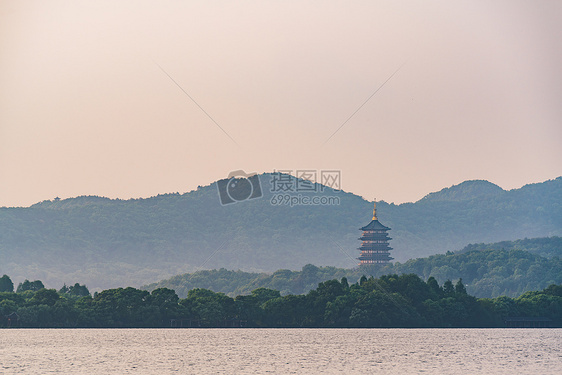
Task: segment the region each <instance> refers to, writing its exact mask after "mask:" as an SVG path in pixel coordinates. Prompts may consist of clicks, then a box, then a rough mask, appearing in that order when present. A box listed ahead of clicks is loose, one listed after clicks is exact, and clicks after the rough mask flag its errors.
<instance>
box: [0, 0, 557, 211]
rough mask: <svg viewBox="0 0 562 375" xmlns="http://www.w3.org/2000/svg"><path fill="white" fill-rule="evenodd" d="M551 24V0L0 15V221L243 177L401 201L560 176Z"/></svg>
mask: <svg viewBox="0 0 562 375" xmlns="http://www.w3.org/2000/svg"><path fill="white" fill-rule="evenodd" d="M561 24H562V2H561V1H556V0H554V1H489V0H486V1H466V2H462V1H454V2H451V1H425V0H424V1H401V2H397V1H240V2H238V1H236V2H234V1H229V2H227V1H197V2H195V1H137V0H135V1H119V2H114V1H74V0H73V1H6V0H0V206H21V205H24V206H25V205H30V204H33V203H35V202H38V201H41V200H44V199H52V198H54V197H56V196H59V197H61V198H67V197H74V196H79V195H100V196H107V197H111V198H130V197H148V196H152V195H157V194H159V193H168V192H186V191H189V190H192V189H194V188H197V186H198V185H207V184H209V183H211V182H213V181H215V180H217V179H220V178H224V177H226V176H227V175H228V173H229V172H230V171H232V170H237V169H243V170H245V171H246V172H268V171H273V170H280V169H282V170H287V169H288V170H297V169H313V170H318V171H320V170H322V169H337V170H341V173H342V187H343V189H344V190H346V191H351V192H353V193H356V194H360V195H362V196H364V197H366V198H368V199H373V197H377V198H378V199H384V200H386V201H388V202H395V203H401V202H406V201H415V200H418V199H420V198H422V197H423V196H424V195H425V194H427V193H429V192H432V191H436V190H439V189H441V188H443V187H446V186H451V185H453V184H457V183H460V182H462V181H464V180H468V179H487V180H489V181H491V182H494V183H496V184H498V185H500V186H501V187H503V188H505V189H512V188H518V187H521V186H522V185H524V184H527V183H532V182H540V181H544V180H547V179H551V178H555V177H557V176H560V175H562V147H561V146H562V100H561V99H562V68H561V67H562V27H561V26H560V25H561ZM403 64H404V65H403ZM402 65H403V66H402ZM159 66H160V67H162V68H163V69H164V71H165V72H166V73H167V74H169V75H170V76H171V77H172V78H173V80H175V81H176V82H177V83H178V84H179V85H180V86H181V87H182V88H183V89H184V90H185V91H186V92H187V93H188V94H189V95H190V96H191V97H192V98H193V99H194V100H195V101H196V102H197V103H198V104H199V106H201V107H202V108H203V109H204V111H206V112H207V113H208V114H209V116H210V117H212V119H213V120H214V121H216V123H217V124H218V125H220V127H222V128H223V129H224V131H225V132H226V133H228V135H230V137H232V139H234V141H235V142H233V141H232V140H231V139H230V138H229V137H228V136H227V135H226V134H225V133H223V131H221V129H220V128H219V127H218V126H217V125H216V124H215V123H214V122H213V121H212V120H211V119H210V118H209V117H208V116H207V115H206V114H205V113H204V112H203V111H202V110H201V109H200V108H199V107H198V106H197V105H196V104H195V103H194V102H193V101H192V100H191V99H190V98H189V97H188V96H187V95H186V94H185V93H184V92H182V91H181V90H180V88H178V86H176V84H175V83H174V82H173V81H172V80H171V79H170V78H169V77H168V75H166V73H164V72H163V71H162V70H161V69H160V67H159ZM400 66H402V68H401V69H400V70H399V71H398V72H397V73H396V74H395V75H394V76H393V77H392V79H390V80H389V81H388V82H387V83H386V84H385V85H384V86H383V87H382V88H381V89H380V90H379V91H378V92H377V93H376V94H375V95H374V96H373V97H372V98H371V99H370V100H369V101H368V102H367V103H366V104H365V105H364V106H363V107H362V108H361V109H360V110H359V111H358V112H357V113H356V114H355V116H353V117H352V118H351V119H350V120H349V121H348V122H347V123H346V124H345V125H344V126H343V127H342V128H341V129H340V130H339V132H337V133H336V134H335V135H334V136H333V137H332V138H331V139H330V140H329V141H328V142H326V140H327V139H328V138H329V137H330V136H331V135H332V134H333V133H334V132H335V131H336V130H337V129H338V127H340V126H341V125H342V124H343V123H344V122H345V121H346V119H348V118H349V117H350V116H351V115H352V114H353V113H354V112H355V111H356V110H357V109H358V108H359V107H360V106H361V105H362V104H363V103H364V102H365V100H366V99H367V98H368V97H369V96H371V95H372V94H373V93H374V92H375V90H376V89H377V88H379V87H380V86H381V85H382V84H383V83H384V82H385V81H386V80H387V79H388V78H389V77H390V76H391V75H392V74H393V73H394V72H395V71H396V70H397V69H399V67H400Z"/></svg>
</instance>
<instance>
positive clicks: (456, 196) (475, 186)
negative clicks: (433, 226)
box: [422, 180, 504, 202]
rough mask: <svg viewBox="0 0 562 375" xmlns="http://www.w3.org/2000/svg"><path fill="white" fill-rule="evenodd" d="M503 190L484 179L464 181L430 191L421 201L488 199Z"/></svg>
mask: <svg viewBox="0 0 562 375" xmlns="http://www.w3.org/2000/svg"><path fill="white" fill-rule="evenodd" d="M503 192H504V190H503V189H502V188H501V187H499V186H498V185H495V184H492V183H491V182H488V181H485V180H471V181H465V182H463V183H460V184H458V185H454V186H451V187H450V188H445V189H443V190H441V191H438V192H436V193H430V194H428V195H426V196H425V197H424V198H422V201H433V202H438V201H449V202H451V201H457V202H460V201H466V200H474V199H488V198H490V197H497V196H498V195H500V194H501V193H503Z"/></svg>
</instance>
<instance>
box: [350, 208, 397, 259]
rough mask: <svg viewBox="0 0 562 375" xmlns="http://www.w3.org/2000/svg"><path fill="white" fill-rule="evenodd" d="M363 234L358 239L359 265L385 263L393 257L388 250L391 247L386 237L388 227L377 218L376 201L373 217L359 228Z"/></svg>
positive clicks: (388, 238)
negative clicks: (359, 245) (359, 243)
mask: <svg viewBox="0 0 562 375" xmlns="http://www.w3.org/2000/svg"><path fill="white" fill-rule="evenodd" d="M361 230H362V231H363V235H362V236H361V238H359V240H361V241H362V243H361V247H360V248H358V250H361V255H360V256H359V258H357V259H359V265H360V266H362V265H367V264H381V263H382V264H386V263H390V261H391V260H392V259H394V258H392V257H391V256H390V250H392V247H390V246H388V241H390V240H391V238H390V237H388V233H387V232H388V231H389V230H390V228H389V227H385V226H384V225H382V224H381V223H380V222H379V220H378V219H377V202H375V206H374V208H373V219H372V220H371V222H370V223H369V224H367V225H366V226H364V227H363V228H361Z"/></svg>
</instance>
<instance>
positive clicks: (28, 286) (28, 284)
mask: <svg viewBox="0 0 562 375" xmlns="http://www.w3.org/2000/svg"><path fill="white" fill-rule="evenodd" d="M44 287H45V286H44V285H43V283H42V282H41V281H40V280H35V281H29V280H27V279H25V281H24V282H23V283H19V284H18V289H17V293H22V292H25V291H27V290H31V291H34V292H36V291H38V290H39V289H43V288H44Z"/></svg>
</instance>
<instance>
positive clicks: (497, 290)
mask: <svg viewBox="0 0 562 375" xmlns="http://www.w3.org/2000/svg"><path fill="white" fill-rule="evenodd" d="M561 240H562V238H560V237H551V238H533V239H525V240H524V241H513V242H510V241H504V242H501V243H500V244H501V246H502V247H498V244H481V245H479V247H480V248H481V249H480V250H477V249H472V250H470V251H469V250H466V249H467V248H470V247H472V245H470V246H467V248H465V249H463V250H462V251H459V252H458V253H452V252H447V253H446V254H438V255H432V256H430V257H427V258H418V259H411V260H409V261H407V262H405V263H398V262H397V263H394V264H388V265H385V266H372V267H361V268H358V267H356V268H353V269H343V268H336V267H316V266H314V265H312V264H308V265H306V266H304V267H303V268H302V270H301V271H290V270H278V271H275V272H273V273H252V272H243V271H229V270H226V269H224V268H222V269H219V270H205V271H197V272H194V273H186V274H182V275H177V276H174V277H172V278H170V279H167V280H162V281H160V282H158V283H154V284H150V285H147V286H145V287H143V288H144V289H147V290H149V291H152V290H154V289H157V288H169V289H173V290H175V291H176V293H177V294H178V295H179V296H180V297H182V298H183V297H185V296H187V294H188V292H189V290H191V289H194V288H205V289H210V290H213V291H215V292H222V293H225V294H228V295H230V296H232V297H233V296H236V295H240V294H249V293H250V292H251V291H252V290H254V289H257V288H269V289H275V290H279V291H280V292H281V294H284V295H285V294H303V293H307V292H308V291H309V290H313V289H314V288H316V286H317V285H318V283H321V282H324V281H327V280H331V279H341V278H342V277H346V278H347V279H348V280H349V281H351V282H356V281H357V280H359V278H360V277H361V276H363V275H366V276H375V277H380V276H382V275H388V274H412V273H414V274H416V275H418V276H420V277H421V278H422V279H424V280H427V279H428V278H430V277H434V278H435V279H436V280H437V281H438V282H439V283H441V284H442V283H444V282H445V281H447V280H458V279H460V278H462V280H463V283H464V284H465V286H466V288H467V290H468V291H469V292H470V293H471V294H473V295H475V296H477V297H488V298H489V297H498V296H502V295H505V296H509V297H517V296H519V295H521V294H522V293H524V292H527V291H531V290H536V289H543V288H546V287H547V286H548V285H550V284H562V259H561V258H562V246H561V243H560V241H561ZM522 242H523V243H524V245H525V246H527V247H528V248H531V249H533V251H534V252H535V254H532V253H530V252H529V251H525V250H523V249H524V247H523V246H520V244H521V243H522ZM505 248H507V249H509V250H506V249H505ZM543 250H544V251H543ZM543 252H547V253H551V254H552V255H553V256H552V258H551V259H547V258H545V257H542V256H540V255H537V254H540V253H543Z"/></svg>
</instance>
